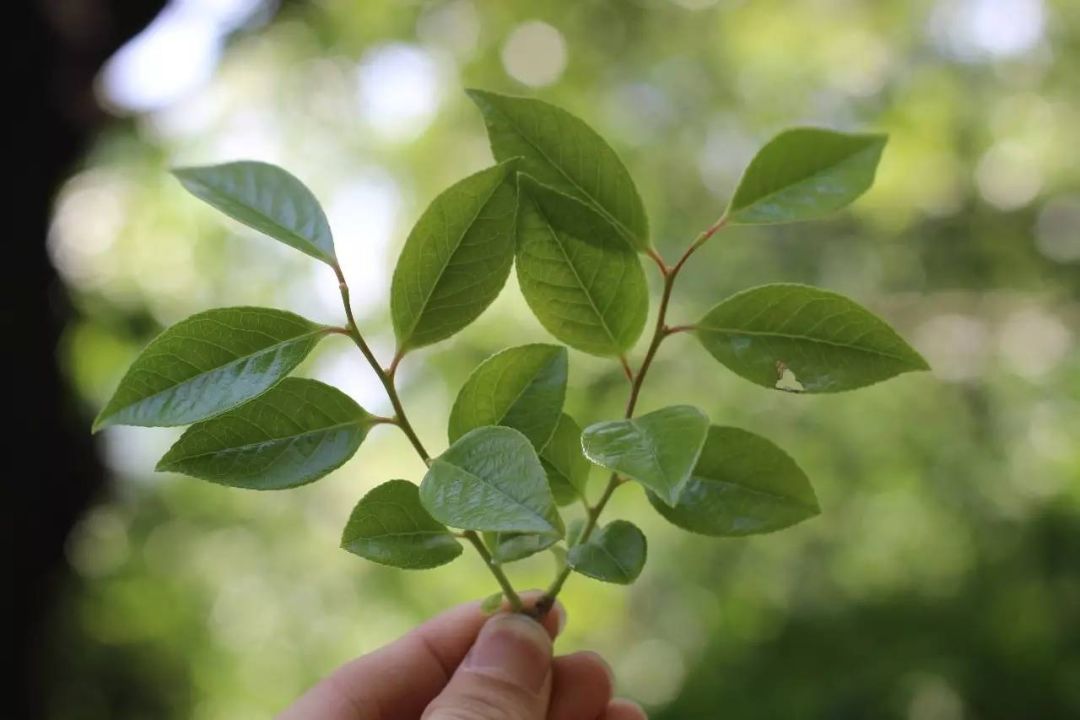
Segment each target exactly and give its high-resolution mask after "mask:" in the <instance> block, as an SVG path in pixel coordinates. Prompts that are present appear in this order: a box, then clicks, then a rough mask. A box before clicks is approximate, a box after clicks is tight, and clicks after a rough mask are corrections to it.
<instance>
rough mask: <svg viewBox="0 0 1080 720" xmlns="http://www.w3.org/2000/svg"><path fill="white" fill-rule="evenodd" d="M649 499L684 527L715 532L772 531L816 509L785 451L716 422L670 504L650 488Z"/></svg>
mask: <svg viewBox="0 0 1080 720" xmlns="http://www.w3.org/2000/svg"><path fill="white" fill-rule="evenodd" d="M649 502H651V503H652V505H653V507H655V508H656V510H657V511H658V512H659V513H660V514H661V515H663V516H664V517H665V518H667V519H668V520H669V521H670V522H671V523H673V524H675V525H678V526H679V527H681V528H683V529H685V530H689V531H691V532H696V533H701V534H703V535H715V536H720V537H729V536H737V535H753V534H756V533H767V532H772V531H774V530H780V529H782V528H786V527H788V526H791V525H794V524H796V523H799V522H802V521H803V520H806V519H807V518H811V517H813V516H815V515H817V514H818V513H820V512H821V510H820V508H819V507H818V501H817V497H816V496H815V495H814V489H813V488H812V487H811V486H810V481H809V480H808V479H807V477H806V475H805V474H804V473H803V471H802V470H801V469H800V468H799V466H798V465H796V464H795V461H794V460H792V459H791V457H790V456H789V455H788V454H787V453H785V452H784V451H783V450H781V449H780V448H778V447H777V446H776V445H774V444H773V443H772V442H770V441H769V440H766V439H765V438H763V437H761V436H760V435H755V434H753V433H751V432H747V431H746V430H740V429H739V428H733V427H719V426H716V425H713V426H712V427H710V428H709V437H708V439H707V440H706V441H705V448H704V449H703V450H702V451H701V458H700V459H699V460H698V462H697V466H695V467H694V473H693V475H692V476H691V478H690V482H689V483H687V485H686V487H685V488H684V489H683V491H682V494H681V495H680V496H679V501H678V502H677V503H676V504H675V506H674V507H671V506H669V505H668V504H667V503H664V502H662V501H661V500H660V499H659V498H657V497H656V496H655V495H654V494H652V493H649Z"/></svg>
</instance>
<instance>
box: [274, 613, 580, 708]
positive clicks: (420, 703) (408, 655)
mask: <svg viewBox="0 0 1080 720" xmlns="http://www.w3.org/2000/svg"><path fill="white" fill-rule="evenodd" d="M540 596H541V593H539V592H533V593H526V594H523V595H522V600H524V601H525V602H526V604H532V603H535V602H536V601H537V600H538V599H539V598H540ZM489 617H490V616H489V615H486V614H485V613H484V612H483V611H482V610H480V603H479V602H472V603H467V604H465V605H459V606H458V607H455V608H453V609H451V610H448V611H446V612H444V613H442V614H441V615H438V616H436V617H434V618H432V619H431V620H428V621H427V622H426V623H424V624H423V625H421V626H420V627H418V628H416V629H414V630H412V631H411V632H409V633H408V634H406V635H404V636H403V637H401V638H400V639H398V640H396V641H394V642H393V643H391V644H389V645H387V646H385V647H382V648H380V649H378V650H376V651H375V652H372V653H370V654H368V655H365V656H363V657H359V658H356V659H355V660H352V661H350V662H348V663H346V664H345V665H343V666H341V667H340V668H338V669H337V670H335V671H334V672H333V673H332V674H331V675H330V676H329V677H327V678H326V679H324V680H322V681H321V682H319V683H318V684H317V685H315V686H314V687H313V688H311V690H309V691H308V692H307V693H305V694H304V696H303V697H301V698H300V699H299V700H298V701H297V702H296V703H294V704H293V705H292V706H291V707H290V708H288V709H287V710H286V711H285V712H283V713H282V714H281V715H279V716H278V720H311V718H319V720H416V718H417V717H419V716H420V713H421V712H423V711H424V708H425V707H427V705H428V703H430V702H431V701H432V699H434V698H435V696H436V695H438V694H439V692H440V691H442V689H443V688H444V687H445V686H446V684H447V682H448V681H449V680H450V677H451V675H453V673H454V669H455V668H457V666H458V665H460V664H461V661H462V659H463V658H464V657H465V654H466V653H467V652H468V651H469V648H470V647H472V644H473V642H474V641H475V640H476V637H477V634H478V633H479V632H480V629H481V628H482V627H483V626H484V623H485V622H486V621H487V619H488V618H489ZM565 618H566V611H565V609H564V608H563V607H562V606H561V605H560V604H558V603H556V605H555V607H553V608H552V610H551V612H549V613H548V614H547V615H545V617H544V619H543V627H544V629H545V630H546V631H547V633H548V634H549V636H550V637H554V636H555V635H556V634H557V632H558V630H559V628H560V626H561V625H563V624H564V623H565Z"/></svg>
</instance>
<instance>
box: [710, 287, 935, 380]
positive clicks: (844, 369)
mask: <svg viewBox="0 0 1080 720" xmlns="http://www.w3.org/2000/svg"><path fill="white" fill-rule="evenodd" d="M695 334H696V335H697V338H698V339H699V340H700V341H701V344H702V345H704V346H705V349H706V350H708V351H709V352H710V353H712V355H713V357H715V358H716V359H717V360H719V361H720V362H722V363H723V364H724V365H726V366H727V367H728V368H729V369H730V370H732V371H734V372H735V373H738V374H739V375H741V376H743V377H744V378H746V379H747V380H750V381H751V382H753V383H756V384H758V385H761V386H762V387H767V388H774V389H777V390H787V391H789V392H807V393H827V392H840V391H842V390H853V389H855V388H860V387H863V386H866V385H871V384H873V383H876V382H879V381H881V380H885V379H887V378H891V377H893V376H895V375H899V374H900V373H905V372H912V371H915V370H928V369H929V366H928V365H927V364H926V361H925V360H923V358H922V357H921V356H920V355H919V354H918V353H917V352H915V351H914V350H913V349H912V348H911V346H910V345H908V344H907V343H906V342H904V340H903V339H902V338H901V337H900V336H899V335H897V334H896V332H895V331H894V330H893V329H892V328H890V327H889V326H888V325H886V324H885V323H884V322H883V321H882V320H881V319H879V318H878V317H877V316H876V315H874V314H872V313H871V312H869V311H868V310H866V309H864V308H862V307H860V306H859V305H857V304H855V303H854V302H852V301H851V300H849V299H847V298H846V297H844V296H842V295H837V294H836V293H832V292H827V291H825V290H818V289H817V288H812V287H807V286H805V285H789V284H778V285H763V286H761V287H756V288H752V289H750V290H746V291H744V292H741V293H739V294H737V295H734V296H732V297H730V298H728V299H727V300H725V301H723V302H722V303H720V304H719V305H717V306H716V307H714V308H713V309H712V310H710V311H709V312H708V313H707V314H706V315H705V317H703V318H702V319H701V321H700V322H699V323H698V324H697V326H696V330H695Z"/></svg>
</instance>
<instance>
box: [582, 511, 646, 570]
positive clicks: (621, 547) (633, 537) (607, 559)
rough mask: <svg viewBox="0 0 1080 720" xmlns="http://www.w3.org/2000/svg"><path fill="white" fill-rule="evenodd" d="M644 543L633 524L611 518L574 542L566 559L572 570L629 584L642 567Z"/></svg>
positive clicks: (642, 536) (643, 536) (639, 531)
mask: <svg viewBox="0 0 1080 720" xmlns="http://www.w3.org/2000/svg"><path fill="white" fill-rule="evenodd" d="M647 552H648V544H647V542H646V540H645V535H644V534H643V533H642V532H641V530H639V529H638V528H637V526H636V525H634V524H633V523H629V522H627V521H626V520H615V521H613V522H611V523H609V524H607V525H605V526H604V527H602V528H600V529H599V530H597V531H596V532H594V533H593V534H592V536H591V537H589V539H588V540H586V541H585V542H583V543H580V544H578V545H574V546H573V547H571V548H570V552H569V553H568V554H567V556H566V562H567V564H569V566H570V567H571V568H573V569H574V571H575V572H579V573H581V574H582V575H588V576H589V577H591V578H595V579H597V580H603V581H604V582H610V583H618V584H619V585H629V584H630V583H632V582H634V580H636V579H637V576H638V575H640V574H641V569H642V568H643V567H645V556H646V554H647Z"/></svg>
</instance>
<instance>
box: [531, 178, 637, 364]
mask: <svg viewBox="0 0 1080 720" xmlns="http://www.w3.org/2000/svg"><path fill="white" fill-rule="evenodd" d="M520 184H521V190H522V197H521V208H520V214H519V218H518V240H517V275H518V284H519V285H520V286H521V292H522V294H523V295H524V296H525V300H526V302H528V304H529V307H530V308H531V309H532V311H533V314H535V315H536V317H537V319H538V320H540V323H541V324H542V325H543V326H544V327H545V328H547V330H548V332H550V333H551V334H552V335H554V336H555V337H556V338H558V339H559V340H561V341H562V342H564V343H566V344H567V345H570V346H571V347H574V348H576V349H578V350H582V351H584V352H587V353H591V354H593V355H600V356H617V355H620V354H622V353H623V352H625V351H626V350H628V349H629V348H630V347H632V346H633V344H634V342H636V341H637V339H638V337H639V336H640V335H641V331H642V329H643V328H644V327H645V317H646V315H647V313H648V303H649V293H648V286H647V285H646V283H645V272H644V271H643V270H642V268H641V261H640V260H639V259H638V256H637V254H636V253H635V252H634V251H633V250H632V249H631V248H630V247H629V246H628V245H627V244H626V243H625V242H623V241H622V239H620V238H619V237H618V235H617V234H616V233H615V232H614V230H612V227H611V225H609V224H608V223H607V222H605V221H604V219H603V218H602V217H600V216H599V215H597V214H596V212H594V211H593V210H591V209H590V208H589V207H588V206H587V205H584V204H582V203H580V202H578V201H577V200H575V199H574V198H572V197H569V196H568V195H563V194H562V193H560V192H557V191H555V190H552V189H551V188H548V187H544V186H542V185H539V184H538V183H536V182H535V181H533V180H531V179H529V178H528V177H525V176H521V179H520Z"/></svg>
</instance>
